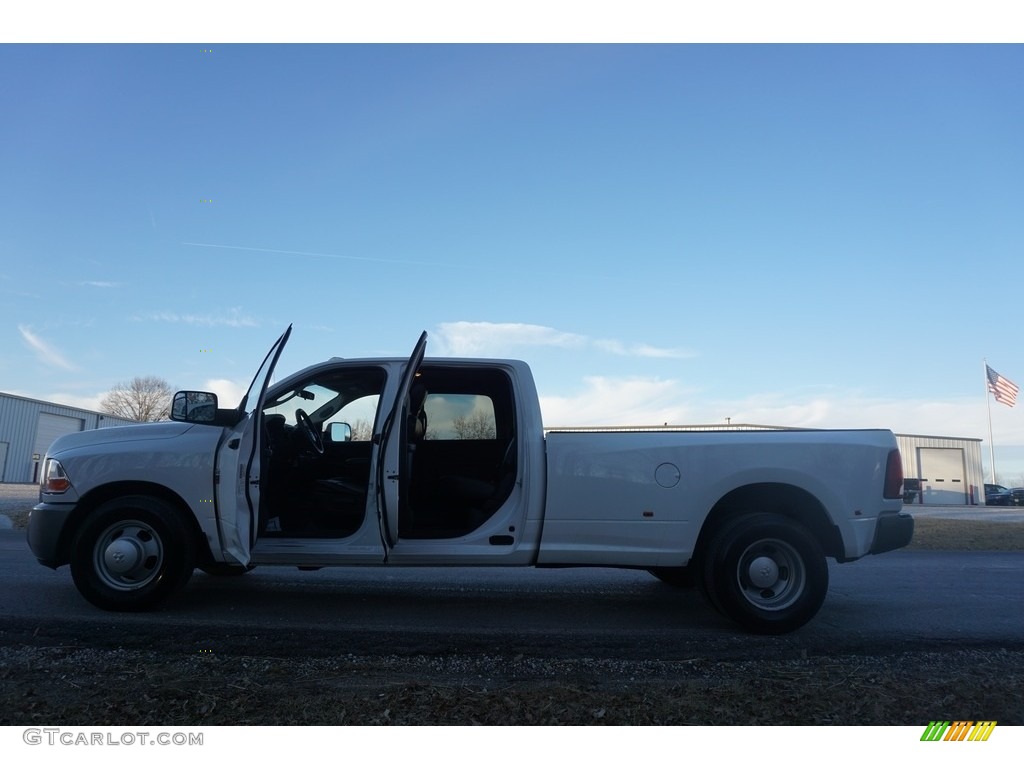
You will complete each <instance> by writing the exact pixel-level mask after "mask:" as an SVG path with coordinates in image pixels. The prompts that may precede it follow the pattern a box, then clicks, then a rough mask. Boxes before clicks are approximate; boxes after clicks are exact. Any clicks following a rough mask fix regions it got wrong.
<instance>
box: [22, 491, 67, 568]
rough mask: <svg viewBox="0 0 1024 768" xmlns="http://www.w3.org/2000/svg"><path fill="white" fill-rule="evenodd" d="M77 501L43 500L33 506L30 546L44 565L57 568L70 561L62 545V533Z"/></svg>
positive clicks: (29, 526)
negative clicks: (53, 501) (54, 502)
mask: <svg viewBox="0 0 1024 768" xmlns="http://www.w3.org/2000/svg"><path fill="white" fill-rule="evenodd" d="M74 510H75V503H74V502H71V503H65V504H52V503H50V502H42V503H41V504H36V505H35V506H34V507H32V514H31V515H29V518H28V546H29V549H31V550H32V554H33V555H35V556H36V560H38V561H39V562H40V563H42V564H43V565H46V566H49V567H50V568H57V567H59V566H61V565H64V564H65V563H67V562H68V557H67V552H66V551H62V549H65V548H63V547H61V534H62V533H63V532H64V525H65V523H66V522H67V520H68V518H69V517H70V516H71V513H72V512H74Z"/></svg>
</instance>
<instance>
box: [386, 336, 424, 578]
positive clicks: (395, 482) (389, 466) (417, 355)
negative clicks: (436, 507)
mask: <svg viewBox="0 0 1024 768" xmlns="http://www.w3.org/2000/svg"><path fill="white" fill-rule="evenodd" d="M426 349H427V332H426V331H424V332H423V333H422V334H420V339H419V341H417V342H416V347H415V349H413V351H412V355H411V356H410V357H409V362H408V363H407V364H406V366H405V370H403V371H402V380H401V382H400V383H399V385H398V391H397V392H396V393H395V401H394V403H392V405H391V410H390V412H389V413H388V417H387V418H386V419H385V420H384V425H383V427H382V428H381V432H380V435H378V436H376V438H375V442H376V443H377V450H378V451H379V452H380V455H379V456H378V458H377V516H378V518H379V521H380V536H381V541H382V542H383V543H384V552H385V558H386V556H387V551H388V550H389V549H390V548H391V547H393V546H394V545H395V544H396V543H398V511H399V505H400V503H401V502H402V499H401V498H400V494H401V491H402V489H403V487H404V484H405V483H408V482H409V478H408V476H406V477H404V478H403V473H405V474H406V475H407V474H408V455H409V443H408V425H409V418H410V416H415V414H410V413H409V392H410V390H411V389H412V386H413V382H415V380H416V375H417V372H418V371H419V369H420V365H421V364H422V363H423V356H424V354H425V353H426ZM396 427H397V428H396Z"/></svg>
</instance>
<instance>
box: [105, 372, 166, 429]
mask: <svg viewBox="0 0 1024 768" xmlns="http://www.w3.org/2000/svg"><path fill="white" fill-rule="evenodd" d="M173 394H174V390H172V389H171V385H170V384H168V383H167V382H166V381H164V380H163V379H161V378H159V377H157V376H136V377H135V378H134V379H132V380H131V381H129V382H127V383H125V382H121V383H119V384H116V385H115V386H114V388H113V389H111V390H110V391H109V392H108V393H107V394H106V395H104V396H103V399H102V400H101V401H100V407H101V408H102V409H103V410H104V411H106V412H107V413H110V414H113V415H114V416H120V417H121V418H122V419H132V420H133V421H161V420H162V419H166V418H167V417H168V416H169V415H170V413H171V395H173Z"/></svg>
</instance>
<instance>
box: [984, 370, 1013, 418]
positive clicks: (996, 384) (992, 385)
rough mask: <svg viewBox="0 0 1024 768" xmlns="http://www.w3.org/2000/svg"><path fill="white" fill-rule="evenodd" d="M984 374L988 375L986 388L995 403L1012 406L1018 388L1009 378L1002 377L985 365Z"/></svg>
mask: <svg viewBox="0 0 1024 768" xmlns="http://www.w3.org/2000/svg"><path fill="white" fill-rule="evenodd" d="M985 374H986V375H987V376H988V390H989V392H991V393H992V394H993V395H995V397H996V402H997V403H1002V404H1003V405H1008V406H1010V407H1011V408H1013V406H1014V404H1015V403H1016V402H1017V393H1018V392H1019V391H1020V388H1019V387H1018V386H1017V385H1016V384H1014V383H1013V382H1012V381H1010V380H1009V379H1006V378H1003V377H1002V376H1000V375H999V374H998V373H996V372H995V371H993V370H992V369H991V368H989V367H988V365H987V364H986V365H985Z"/></svg>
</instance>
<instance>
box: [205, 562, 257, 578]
mask: <svg viewBox="0 0 1024 768" xmlns="http://www.w3.org/2000/svg"><path fill="white" fill-rule="evenodd" d="M254 567H255V566H251V565H234V564H232V563H206V564H205V565H200V566H199V570H200V571H202V572H203V573H205V574H206V575H207V576H218V577H220V576H244V575H245V574H247V573H248V572H249V571H251V570H252V569H253V568H254Z"/></svg>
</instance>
